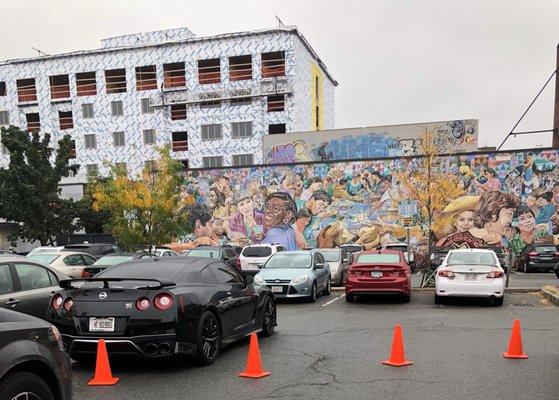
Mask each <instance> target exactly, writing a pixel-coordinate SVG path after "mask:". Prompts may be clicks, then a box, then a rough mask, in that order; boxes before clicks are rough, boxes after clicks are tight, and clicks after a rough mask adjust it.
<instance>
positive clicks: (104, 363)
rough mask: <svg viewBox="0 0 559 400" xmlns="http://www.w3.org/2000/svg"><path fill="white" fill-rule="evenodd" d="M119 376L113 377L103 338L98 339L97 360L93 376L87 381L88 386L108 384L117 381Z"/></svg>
mask: <svg viewBox="0 0 559 400" xmlns="http://www.w3.org/2000/svg"><path fill="white" fill-rule="evenodd" d="M118 379H119V378H115V377H113V375H112V373H111V366H110V365H109V356H108V354H107V346H106V345H105V340H103V339H99V343H98V345H97V362H96V363H95V376H94V377H93V379H92V380H90V381H89V382H87V384H88V385H89V386H110V385H114V384H115V383H117V382H118Z"/></svg>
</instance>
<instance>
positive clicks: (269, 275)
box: [254, 250, 332, 302]
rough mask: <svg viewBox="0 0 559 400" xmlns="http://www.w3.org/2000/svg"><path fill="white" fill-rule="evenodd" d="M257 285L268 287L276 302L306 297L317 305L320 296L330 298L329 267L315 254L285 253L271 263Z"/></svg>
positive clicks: (330, 281)
mask: <svg viewBox="0 0 559 400" xmlns="http://www.w3.org/2000/svg"><path fill="white" fill-rule="evenodd" d="M254 282H255V283H257V284H259V285H265V286H268V287H269V288H270V289H271V290H272V292H273V293H274V295H275V296H276V298H279V299H282V298H296V297H306V298H308V300H309V301H310V302H315V301H316V298H317V297H318V294H319V293H323V294H325V295H328V294H330V290H331V288H332V280H331V276H330V267H329V265H328V263H327V262H326V261H325V260H324V256H323V255H322V254H321V253H320V252H318V251H316V250H310V251H282V252H279V253H276V254H274V255H273V256H272V257H270V258H269V259H268V261H267V262H266V264H264V266H263V267H262V270H261V271H260V272H259V273H258V274H256V276H255V277H254Z"/></svg>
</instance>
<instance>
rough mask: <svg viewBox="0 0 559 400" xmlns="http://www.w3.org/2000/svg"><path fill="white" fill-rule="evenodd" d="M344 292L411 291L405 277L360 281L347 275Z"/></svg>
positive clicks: (400, 292)
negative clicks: (389, 279) (390, 279)
mask: <svg viewBox="0 0 559 400" xmlns="http://www.w3.org/2000/svg"><path fill="white" fill-rule="evenodd" d="M345 292H346V295H347V294H374V293H381V294H382V293H394V294H408V293H410V292H411V285H410V281H409V279H408V278H406V277H398V278H396V279H394V280H392V281H381V280H378V281H360V280H357V279H356V278H353V277H348V278H347V281H346V285H345Z"/></svg>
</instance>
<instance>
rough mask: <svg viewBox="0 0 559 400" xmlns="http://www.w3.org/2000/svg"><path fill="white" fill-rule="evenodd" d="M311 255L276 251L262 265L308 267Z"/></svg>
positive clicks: (271, 266)
mask: <svg viewBox="0 0 559 400" xmlns="http://www.w3.org/2000/svg"><path fill="white" fill-rule="evenodd" d="M311 263H312V258H311V255H310V254H308V253H302V254H297V253H285V252H281V253H276V254H275V255H274V256H273V257H271V258H270V259H269V260H268V262H267V263H266V264H265V265H264V268H266V269H268V268H310V266H311Z"/></svg>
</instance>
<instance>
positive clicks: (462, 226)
mask: <svg viewBox="0 0 559 400" xmlns="http://www.w3.org/2000/svg"><path fill="white" fill-rule="evenodd" d="M454 226H455V227H456V232H467V231H469V230H470V229H472V227H473V226H474V212H473V211H470V210H465V211H462V212H461V213H459V214H458V215H457V216H456V218H455V219H454Z"/></svg>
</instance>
